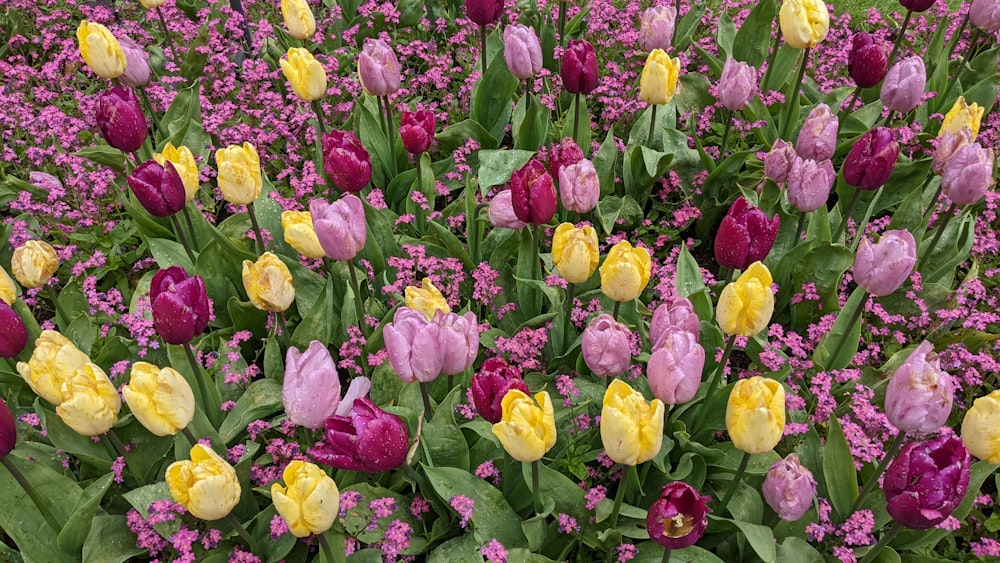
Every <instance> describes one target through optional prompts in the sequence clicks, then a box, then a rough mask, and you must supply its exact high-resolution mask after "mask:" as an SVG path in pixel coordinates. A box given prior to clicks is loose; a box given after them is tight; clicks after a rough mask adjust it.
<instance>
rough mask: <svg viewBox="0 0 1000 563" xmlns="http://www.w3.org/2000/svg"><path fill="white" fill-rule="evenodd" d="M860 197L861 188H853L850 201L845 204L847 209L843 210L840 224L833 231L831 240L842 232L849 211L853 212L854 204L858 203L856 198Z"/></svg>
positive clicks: (849, 216)
mask: <svg viewBox="0 0 1000 563" xmlns="http://www.w3.org/2000/svg"><path fill="white" fill-rule="evenodd" d="M860 197H861V188H855V189H854V195H853V196H851V201H850V202H848V204H847V209H845V210H844V216H843V217H841V219H840V225H837V231H836V232H835V233H833V240H834V241H837V240H838V239H839V238H840V235H842V234H844V230H845V229H847V220H848V219H850V218H851V213H854V206H855V205H857V204H858V198H860Z"/></svg>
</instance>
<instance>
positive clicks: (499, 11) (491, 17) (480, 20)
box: [465, 0, 503, 25]
mask: <svg viewBox="0 0 1000 563" xmlns="http://www.w3.org/2000/svg"><path fill="white" fill-rule="evenodd" d="M465 14H466V16H467V17H468V18H469V19H470V20H471V21H472V23H474V24H476V25H490V24H491V23H493V22H495V21H497V20H499V19H500V16H501V15H503V0H465Z"/></svg>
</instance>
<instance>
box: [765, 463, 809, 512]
mask: <svg viewBox="0 0 1000 563" xmlns="http://www.w3.org/2000/svg"><path fill="white" fill-rule="evenodd" d="M761 492H762V493H764V500H766V501H767V505H768V506H770V507H771V510H774V511H775V512H776V513H777V514H778V517H779V518H781V519H782V520H784V521H785V522H794V521H796V520H798V519H799V518H802V517H803V516H804V515H805V513H806V512H809V509H810V508H811V507H812V505H813V498H814V497H815V496H816V480H815V479H814V478H813V474H812V471H809V469H808V468H807V467H805V466H803V465H802V464H801V463H799V456H797V455H795V454H788V456H787V457H785V459H782V460H778V461H776V462H774V464H773V465H772V466H771V468H770V469H768V471H767V476H766V477H764V484H763V486H762V487H761Z"/></svg>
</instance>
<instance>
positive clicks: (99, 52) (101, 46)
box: [76, 20, 126, 78]
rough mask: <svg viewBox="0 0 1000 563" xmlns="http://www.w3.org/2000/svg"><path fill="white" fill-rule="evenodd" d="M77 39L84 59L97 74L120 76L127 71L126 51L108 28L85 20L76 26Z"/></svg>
mask: <svg viewBox="0 0 1000 563" xmlns="http://www.w3.org/2000/svg"><path fill="white" fill-rule="evenodd" d="M76 39H77V41H78V42H79V43H80V55H82V56H83V61H84V62H85V63H87V66H89V67H90V69H91V70H93V71H94V73H95V74H97V75H98V76H100V77H102V78H118V77H119V76H121V75H122V73H124V72H125V65H126V63H125V52H124V51H122V46H121V45H120V44H119V43H118V40H117V39H115V36H114V35H113V34H112V33H111V31H109V30H108V28H106V27H104V26H103V25H101V24H99V23H93V22H90V21H87V20H83V21H82V22H80V27H78V28H76Z"/></svg>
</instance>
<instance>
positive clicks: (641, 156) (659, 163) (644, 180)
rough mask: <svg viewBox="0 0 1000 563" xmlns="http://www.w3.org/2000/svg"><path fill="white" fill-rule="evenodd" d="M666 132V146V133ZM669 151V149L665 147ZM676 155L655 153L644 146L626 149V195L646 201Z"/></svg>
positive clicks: (624, 178) (624, 180)
mask: <svg viewBox="0 0 1000 563" xmlns="http://www.w3.org/2000/svg"><path fill="white" fill-rule="evenodd" d="M670 131H672V130H669V129H668V130H667V131H664V134H665V140H664V144H666V142H667V141H666V133H669V132H670ZM664 150H667V147H664ZM673 158H674V155H673V154H671V153H670V152H669V151H668V152H659V151H655V150H653V149H651V148H649V147H645V146H642V145H632V146H630V147H628V148H627V149H625V160H624V163H623V171H624V175H623V176H624V177H623V183H624V185H625V194H626V195H630V196H632V197H633V198H635V200H636V201H646V200H647V198H649V193H650V192H651V191H652V187H653V184H654V183H656V182H657V181H659V180H660V178H661V177H663V175H664V174H665V173H666V171H667V168H669V167H670V162H671V161H672V160H673Z"/></svg>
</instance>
